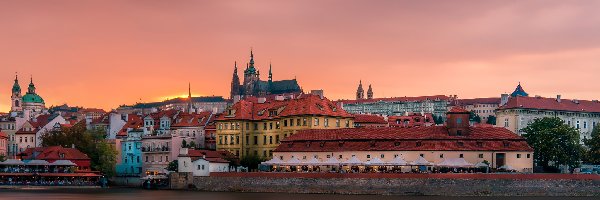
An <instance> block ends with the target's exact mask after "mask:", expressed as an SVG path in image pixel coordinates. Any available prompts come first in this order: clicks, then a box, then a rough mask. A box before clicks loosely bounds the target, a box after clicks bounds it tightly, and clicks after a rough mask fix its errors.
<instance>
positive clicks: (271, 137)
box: [269, 136, 273, 144]
mask: <svg viewBox="0 0 600 200" xmlns="http://www.w3.org/2000/svg"><path fill="white" fill-rule="evenodd" d="M269 144H273V136H269Z"/></svg>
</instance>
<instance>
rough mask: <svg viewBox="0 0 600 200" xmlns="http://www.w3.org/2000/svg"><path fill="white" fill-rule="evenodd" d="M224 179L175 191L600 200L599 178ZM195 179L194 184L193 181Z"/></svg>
mask: <svg viewBox="0 0 600 200" xmlns="http://www.w3.org/2000/svg"><path fill="white" fill-rule="evenodd" d="M238 174H239V175H238V176H235V175H231V173H229V174H228V175H223V174H222V175H220V176H212V177H193V179H192V178H191V177H189V176H188V175H187V174H186V175H183V176H180V175H176V176H178V178H175V177H172V179H171V181H172V183H174V182H175V183H176V184H172V186H173V187H172V188H173V189H194V190H200V191H219V192H283V193H327V194H382V195H444V196H600V177H599V178H593V177H592V178H590V179H584V178H574V179H542V178H514V179H509V178H466V179H465V178H459V177H457V178H419V177H415V176H410V177H407V178H389V177H382V178H376V177H370V178H364V177H363V178H355V177H341V178H340V177H333V178H327V177H326V178H315V177H301V176H295V177H276V176H275V177H273V176H271V177H269V176H248V175H247V173H246V175H243V174H241V173H238ZM192 180H193V181H192Z"/></svg>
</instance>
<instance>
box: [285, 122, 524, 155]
mask: <svg viewBox="0 0 600 200" xmlns="http://www.w3.org/2000/svg"><path fill="white" fill-rule="evenodd" d="M469 129H470V134H469V135H468V136H451V135H449V134H448V129H447V128H446V127H444V126H430V127H413V128H364V129H328V130H320V129H312V130H301V131H299V132H298V133H297V134H294V135H292V136H290V137H287V138H285V139H284V140H282V143H281V144H280V145H279V146H278V147H277V149H276V150H275V151H279V152H294V151H455V150H458V151H469V150H473V151H533V149H532V148H531V147H530V146H529V145H528V144H527V142H526V141H525V139H523V138H522V137H520V136H518V135H516V134H514V133H512V132H511V131H509V130H507V129H505V128H499V127H470V128H469ZM417 143H420V145H417ZM505 143H507V144H508V145H505Z"/></svg>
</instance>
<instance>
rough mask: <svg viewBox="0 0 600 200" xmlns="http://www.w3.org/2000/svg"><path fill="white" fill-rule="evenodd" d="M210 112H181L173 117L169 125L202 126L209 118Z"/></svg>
mask: <svg viewBox="0 0 600 200" xmlns="http://www.w3.org/2000/svg"><path fill="white" fill-rule="evenodd" d="M211 114H212V113H211V112H200V113H198V114H196V113H192V114H188V113H181V114H179V115H177V117H176V118H175V123H174V124H173V125H171V127H200V126H204V125H205V124H206V123H207V122H208V120H209V119H210V118H211Z"/></svg>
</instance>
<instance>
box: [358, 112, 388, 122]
mask: <svg viewBox="0 0 600 200" xmlns="http://www.w3.org/2000/svg"><path fill="white" fill-rule="evenodd" d="M354 122H355V123H377V124H387V123H388V122H387V121H385V119H384V118H383V117H382V116H379V115H363V114H355V115H354Z"/></svg>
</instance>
